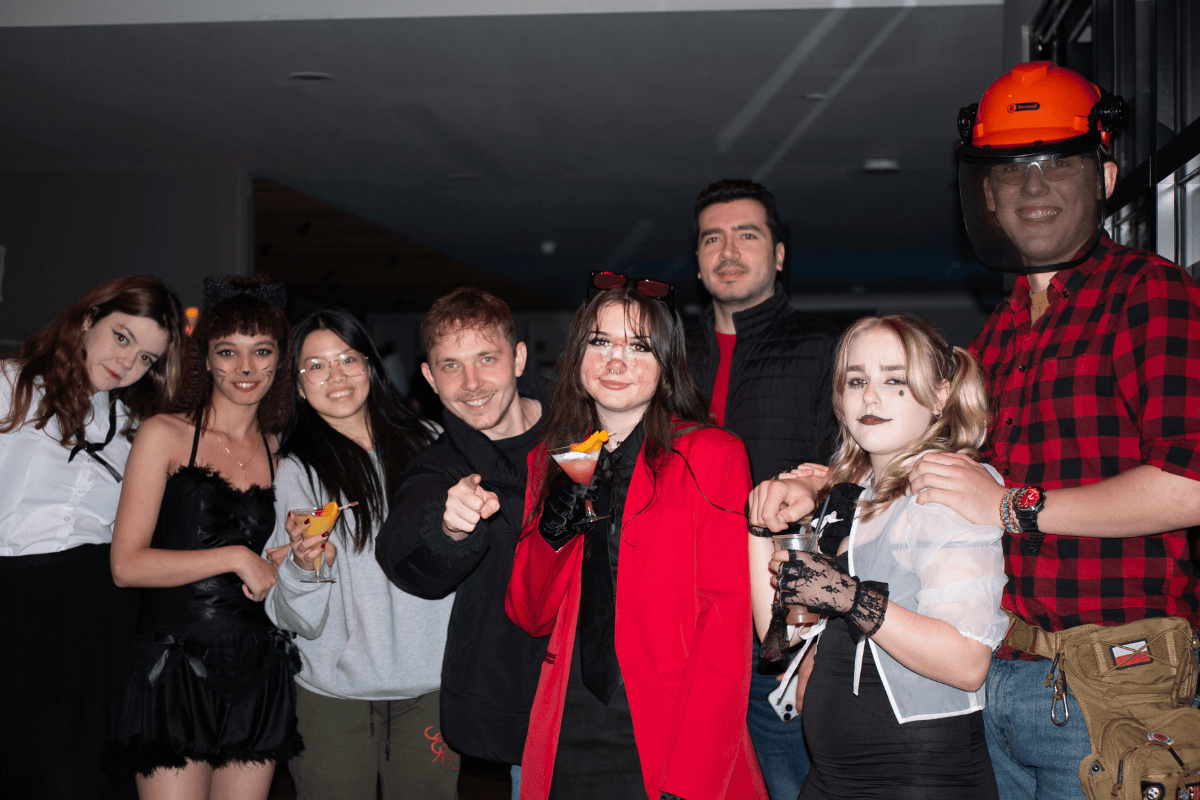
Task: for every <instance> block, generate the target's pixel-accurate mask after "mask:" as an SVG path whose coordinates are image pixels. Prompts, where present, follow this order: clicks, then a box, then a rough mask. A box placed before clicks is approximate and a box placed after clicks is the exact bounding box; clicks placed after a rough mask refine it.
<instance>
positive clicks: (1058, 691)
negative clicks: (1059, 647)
mask: <svg viewBox="0 0 1200 800" xmlns="http://www.w3.org/2000/svg"><path fill="white" fill-rule="evenodd" d="M1060 658H1062V653H1058V654H1056V655H1055V656H1054V661H1053V663H1051V664H1050V674H1049V675H1047V676H1046V688H1047V689H1049V688H1050V685H1051V684H1054V695H1053V696H1052V697H1051V699H1050V721H1051V722H1053V723H1054V724H1055V725H1056V726H1058V727H1060V728H1061V727H1063V726H1064V725H1066V724H1067V723H1068V722H1070V721H1071V707H1070V706H1069V705H1067V697H1066V694H1067V691H1066V690H1067V682H1066V680H1065V679H1064V678H1063V674H1062V670H1061V669H1058V660H1059V659H1060ZM1055 670H1058V679H1057V680H1056V679H1055V678H1054V671H1055ZM1060 701H1061V702H1062V707H1063V717H1062V722H1059V721H1058V704H1059V702H1060Z"/></svg>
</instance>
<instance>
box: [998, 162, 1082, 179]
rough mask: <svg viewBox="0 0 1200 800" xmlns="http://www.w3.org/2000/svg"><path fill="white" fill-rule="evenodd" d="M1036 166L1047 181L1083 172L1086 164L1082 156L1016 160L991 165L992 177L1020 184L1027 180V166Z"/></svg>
mask: <svg viewBox="0 0 1200 800" xmlns="http://www.w3.org/2000/svg"><path fill="white" fill-rule="evenodd" d="M1034 166H1036V167H1037V168H1038V172H1040V173H1042V177H1043V178H1045V179H1046V180H1048V181H1065V180H1067V179H1068V178H1074V177H1075V176H1076V175H1078V174H1079V173H1081V172H1083V169H1084V167H1086V166H1087V161H1086V159H1085V157H1084V156H1070V157H1069V158H1047V159H1043V160H1040V161H1016V162H1013V163H1012V164H997V165H996V166H994V167H992V177H993V178H994V179H995V180H996V181H998V182H999V183H1006V184H1008V185H1009V186H1020V185H1021V184H1023V183H1025V181H1027V180H1029V168H1030V167H1034Z"/></svg>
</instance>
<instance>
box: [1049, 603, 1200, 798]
mask: <svg viewBox="0 0 1200 800" xmlns="http://www.w3.org/2000/svg"><path fill="white" fill-rule="evenodd" d="M1053 638H1054V640H1055V644H1056V645H1057V652H1058V658H1057V659H1056V660H1057V661H1058V667H1059V669H1060V671H1061V672H1060V674H1061V675H1062V676H1064V677H1065V680H1066V687H1067V688H1068V689H1069V691H1070V692H1071V693H1072V694H1073V695H1074V696H1075V699H1076V701H1078V703H1079V707H1080V709H1082V711H1083V717H1084V721H1085V722H1086V723H1087V730H1088V738H1089V739H1090V740H1091V744H1092V752H1091V754H1090V755H1088V757H1087V758H1085V759H1084V760H1083V761H1081V762H1080V763H1079V780H1080V783H1081V784H1082V785H1083V791H1084V794H1085V795H1086V796H1087V797H1088V799H1089V800H1114V799H1116V800H1143V799H1144V800H1200V709H1195V708H1192V701H1193V698H1194V697H1195V695H1196V656H1195V654H1194V653H1193V649H1194V648H1195V647H1196V645H1197V641H1196V638H1195V634H1194V633H1193V632H1192V629H1191V626H1189V625H1188V622H1187V621H1186V620H1184V619H1180V618H1178V617H1166V618H1161V617H1160V618H1154V619H1144V620H1139V621H1137V622H1132V623H1129V624H1127V625H1120V626H1115V627H1114V626H1100V625H1083V626H1080V627H1078V628H1072V629H1070V630H1067V631H1060V632H1059V633H1058V634H1057V635H1054V637H1053ZM1051 675H1053V667H1052V668H1051ZM1050 683H1051V678H1049V677H1048V678H1047V685H1049V684H1050ZM1061 688H1062V684H1061V678H1060V681H1059V685H1058V686H1057V687H1056V692H1055V694H1056V696H1057V695H1058V694H1060V692H1061Z"/></svg>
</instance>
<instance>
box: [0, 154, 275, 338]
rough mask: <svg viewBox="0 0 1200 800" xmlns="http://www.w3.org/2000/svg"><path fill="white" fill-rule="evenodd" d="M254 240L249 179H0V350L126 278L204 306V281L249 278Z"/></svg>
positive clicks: (201, 175)
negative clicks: (0, 253) (141, 278)
mask: <svg viewBox="0 0 1200 800" xmlns="http://www.w3.org/2000/svg"><path fill="white" fill-rule="evenodd" d="M253 240H254V236H253V207H252V204H251V196H250V183H249V180H248V179H247V177H246V174H245V172H244V171H242V170H238V169H212V170H160V171H138V172H133V171H105V172H101V171H66V172H0V247H4V248H5V257H4V272H3V283H2V285H0V349H3V350H6V351H11V349H12V348H13V347H14V345H19V343H20V342H22V341H24V340H25V339H26V338H27V337H29V336H30V335H31V334H33V333H36V332H37V331H38V330H39V329H41V328H42V327H43V326H44V325H45V324H46V323H47V322H49V321H50V320H51V318H53V316H54V315H55V314H56V313H58V312H59V311H61V310H62V309H63V308H64V307H66V306H67V305H69V304H70V303H72V302H74V301H75V300H76V299H77V298H79V297H80V296H81V295H83V294H84V293H86V292H87V291H88V290H89V289H91V288H92V287H94V286H97V285H99V284H101V283H104V282H105V281H109V280H112V279H113V278H119V277H121V276H123V275H157V276H158V277H160V278H162V279H163V280H164V281H165V282H166V283H167V285H169V286H171V287H172V288H173V289H175V291H176V292H178V293H179V296H180V299H181V300H183V302H184V305H198V304H199V301H200V291H201V286H202V281H203V278H204V277H205V276H208V275H211V276H220V275H224V274H228V273H237V274H248V272H249V269H250V264H251V263H252V261H251V258H252V255H253V253H252V247H253Z"/></svg>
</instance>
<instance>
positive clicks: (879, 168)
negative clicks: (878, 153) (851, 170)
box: [863, 158, 900, 173]
mask: <svg viewBox="0 0 1200 800" xmlns="http://www.w3.org/2000/svg"><path fill="white" fill-rule="evenodd" d="M899 171H900V161H899V160H898V159H895V158H868V159H867V160H866V161H864V162H863V172H872V173H881V172H899Z"/></svg>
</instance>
